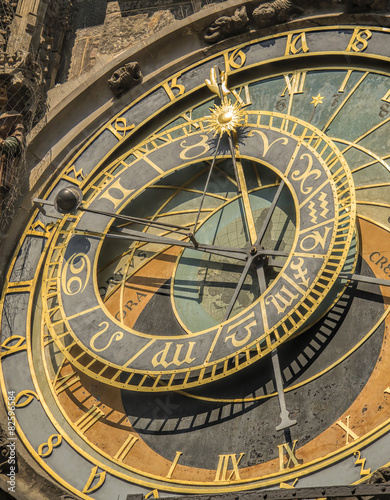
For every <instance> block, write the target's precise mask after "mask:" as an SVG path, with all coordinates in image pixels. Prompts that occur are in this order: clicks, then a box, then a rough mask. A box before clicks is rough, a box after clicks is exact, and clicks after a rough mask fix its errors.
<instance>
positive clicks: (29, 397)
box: [14, 390, 39, 408]
mask: <svg viewBox="0 0 390 500" xmlns="http://www.w3.org/2000/svg"><path fill="white" fill-rule="evenodd" d="M22 398H26V399H25V400H24V401H22V402H21V403H20V400H21V399H22ZM34 398H37V400H38V401H39V397H38V395H37V393H36V392H34V391H29V390H27V391H21V392H19V393H18V394H17V395H16V397H15V401H14V406H15V408H24V407H25V406H27V405H29V404H30V403H31V401H32V400H33V399H34Z"/></svg>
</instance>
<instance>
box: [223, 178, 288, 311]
mask: <svg viewBox="0 0 390 500" xmlns="http://www.w3.org/2000/svg"><path fill="white" fill-rule="evenodd" d="M283 187H284V181H283V180H282V181H281V183H280V184H279V187H278V189H277V191H276V193H275V196H274V199H273V200H272V203H271V206H270V207H269V209H268V213H267V216H266V218H265V220H264V222H263V225H262V226H261V228H260V231H259V233H258V236H257V239H256V242H255V244H254V245H253V246H252V247H251V248H250V249H249V256H248V260H247V261H246V264H245V267H244V269H243V271H242V273H241V276H240V279H239V281H238V283H237V286H236V288H235V290H234V293H233V296H232V298H231V300H230V303H229V305H228V308H227V310H226V313H225V317H224V319H223V320H224V321H226V320H227V319H228V318H229V316H230V313H231V312H232V310H233V307H234V304H235V303H236V300H237V297H238V295H239V293H240V291H241V288H242V286H243V284H244V281H245V278H246V276H247V274H248V272H249V269H250V267H251V265H252V263H253V261H254V259H258V258H259V256H261V255H278V252H276V253H274V252H273V251H268V250H266V251H263V249H261V250H260V244H261V241H262V239H263V237H264V234H265V232H266V230H267V227H268V224H269V222H270V220H271V217H272V214H273V213H274V210H275V207H276V204H277V202H278V200H279V198H280V195H281V193H282V189H283Z"/></svg>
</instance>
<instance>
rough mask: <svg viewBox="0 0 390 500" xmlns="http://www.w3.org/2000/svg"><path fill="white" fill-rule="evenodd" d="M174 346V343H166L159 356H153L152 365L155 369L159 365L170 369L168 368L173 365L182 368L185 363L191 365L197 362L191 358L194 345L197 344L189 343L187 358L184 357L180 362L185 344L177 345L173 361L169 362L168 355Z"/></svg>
mask: <svg viewBox="0 0 390 500" xmlns="http://www.w3.org/2000/svg"><path fill="white" fill-rule="evenodd" d="M172 344H173V342H166V343H165V347H164V349H163V350H162V351H159V352H158V353H157V354H155V356H153V359H152V365H153V366H154V367H156V366H158V365H162V366H163V367H164V368H168V366H171V365H174V366H181V365H182V364H183V363H188V364H189V363H192V362H193V361H195V358H191V353H192V349H193V348H194V345H195V344H196V342H189V343H188V349H187V353H186V354H185V356H184V357H183V359H182V360H180V353H181V350H182V348H183V347H184V344H176V349H175V353H174V355H173V357H172V361H168V360H167V357H168V353H169V351H170V348H171V345H172Z"/></svg>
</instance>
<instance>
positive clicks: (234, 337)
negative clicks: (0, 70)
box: [225, 313, 257, 347]
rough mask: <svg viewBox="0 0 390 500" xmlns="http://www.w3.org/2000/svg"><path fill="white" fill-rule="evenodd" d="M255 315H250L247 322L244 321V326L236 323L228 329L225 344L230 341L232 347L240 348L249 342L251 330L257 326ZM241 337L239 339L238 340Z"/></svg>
mask: <svg viewBox="0 0 390 500" xmlns="http://www.w3.org/2000/svg"><path fill="white" fill-rule="evenodd" d="M254 316H255V313H252V314H251V316H250V318H249V320H246V322H245V323H244V324H239V323H236V324H234V325H232V326H230V327H229V329H228V331H227V333H230V332H233V333H231V335H227V336H226V337H225V343H226V342H227V341H228V340H230V341H231V343H232V344H233V346H234V347H241V346H243V345H245V344H246V343H248V342H249V340H250V338H251V336H252V330H251V329H252V328H253V327H256V326H257V321H256V319H255V317H254ZM240 337H241V338H240Z"/></svg>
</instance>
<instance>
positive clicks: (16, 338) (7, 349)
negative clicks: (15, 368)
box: [0, 335, 27, 358]
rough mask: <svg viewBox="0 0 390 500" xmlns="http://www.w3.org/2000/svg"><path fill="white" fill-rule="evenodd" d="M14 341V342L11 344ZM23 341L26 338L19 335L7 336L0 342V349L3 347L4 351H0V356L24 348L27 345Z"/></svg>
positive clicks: (3, 356) (2, 356)
mask: <svg viewBox="0 0 390 500" xmlns="http://www.w3.org/2000/svg"><path fill="white" fill-rule="evenodd" d="M15 341H16V343H15V344H13V345H11V344H12V343H13V342H15ZM25 342H26V338H25V337H21V336H20V335H12V336H11V337H8V339H6V340H4V342H3V343H2V344H1V349H4V351H3V352H2V353H0V358H5V356H9V355H10V354H14V353H15V352H19V351H24V350H26V349H27V346H26V344H25Z"/></svg>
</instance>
